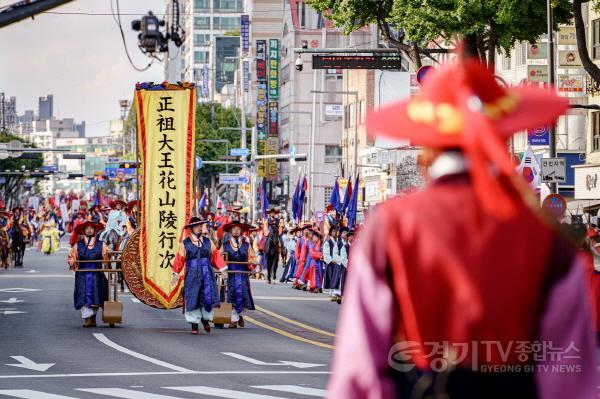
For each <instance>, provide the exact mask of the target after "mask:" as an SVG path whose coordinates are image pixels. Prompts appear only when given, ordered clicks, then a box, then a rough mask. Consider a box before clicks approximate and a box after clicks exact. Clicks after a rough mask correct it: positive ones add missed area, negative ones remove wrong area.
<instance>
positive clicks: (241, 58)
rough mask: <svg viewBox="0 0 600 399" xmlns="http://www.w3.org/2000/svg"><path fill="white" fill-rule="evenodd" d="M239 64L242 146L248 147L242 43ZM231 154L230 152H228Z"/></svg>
mask: <svg viewBox="0 0 600 399" xmlns="http://www.w3.org/2000/svg"><path fill="white" fill-rule="evenodd" d="M240 40H241V36H240ZM238 64H239V65H240V68H239V72H238V73H239V74H240V78H239V79H238V82H240V113H241V114H242V115H241V118H242V120H241V124H240V126H241V128H242V135H241V139H240V148H247V146H246V101H245V99H244V83H245V82H244V58H243V57H242V47H241V45H240V58H239V59H238ZM227 155H229V154H227Z"/></svg>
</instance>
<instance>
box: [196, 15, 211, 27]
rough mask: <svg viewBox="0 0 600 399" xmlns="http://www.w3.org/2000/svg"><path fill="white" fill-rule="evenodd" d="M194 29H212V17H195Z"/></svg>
mask: <svg viewBox="0 0 600 399" xmlns="http://www.w3.org/2000/svg"><path fill="white" fill-rule="evenodd" d="M194 29H210V17H194Z"/></svg>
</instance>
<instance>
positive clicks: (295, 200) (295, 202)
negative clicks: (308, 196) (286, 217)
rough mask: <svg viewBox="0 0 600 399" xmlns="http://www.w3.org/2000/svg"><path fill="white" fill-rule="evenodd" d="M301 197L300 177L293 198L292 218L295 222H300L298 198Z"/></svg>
mask: <svg viewBox="0 0 600 399" xmlns="http://www.w3.org/2000/svg"><path fill="white" fill-rule="evenodd" d="M299 197H300V176H298V182H296V189H295V190H294V196H293V197H292V217H293V219H294V220H298V198H299Z"/></svg>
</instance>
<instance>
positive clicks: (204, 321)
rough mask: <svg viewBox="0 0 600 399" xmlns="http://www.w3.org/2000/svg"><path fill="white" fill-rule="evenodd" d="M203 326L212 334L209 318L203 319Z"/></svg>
mask: <svg viewBox="0 0 600 399" xmlns="http://www.w3.org/2000/svg"><path fill="white" fill-rule="evenodd" d="M202 326H203V327H204V331H206V333H207V334H210V324H208V320H204V319H202Z"/></svg>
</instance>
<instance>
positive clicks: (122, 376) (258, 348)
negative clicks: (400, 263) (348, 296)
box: [0, 238, 339, 399]
mask: <svg viewBox="0 0 600 399" xmlns="http://www.w3.org/2000/svg"><path fill="white" fill-rule="evenodd" d="M67 245H68V244H67V243H66V240H65V239H64V238H63V240H62V242H61V248H60V250H59V251H58V252H57V253H56V254H53V255H50V256H46V255H43V254H41V253H39V252H38V251H37V250H36V249H32V248H28V249H27V251H26V254H25V261H24V267H23V268H22V269H13V268H10V269H9V270H6V271H5V270H2V271H0V325H1V326H2V328H0V354H1V355H0V397H13V398H31V399H59V398H64V399H66V398H101V397H110V398H131V399H137V398H146V399H160V398H163V399H168V398H194V397H212V398H240V399H241V398H244V399H252V398H254V399H268V398H305V397H323V396H324V395H325V391H324V389H325V387H326V383H327V378H328V375H329V362H330V357H331V353H332V351H331V348H332V344H333V333H332V332H333V331H334V330H335V322H336V318H337V313H338V310H339V306H338V305H337V304H335V303H332V302H330V301H329V300H328V298H327V296H325V295H322V294H309V293H306V292H300V291H296V290H292V289H290V288H289V286H286V285H283V284H276V285H267V284H266V283H264V282H263V281H260V282H256V281H255V280H252V282H253V286H252V289H253V294H254V298H255V301H256V305H257V311H254V312H251V313H250V314H249V315H248V317H247V318H246V321H247V322H246V327H245V328H243V329H242V328H238V329H227V328H225V329H223V330H218V329H213V331H212V333H211V334H209V335H207V334H205V333H203V332H201V333H200V334H199V335H197V336H193V335H191V334H190V333H189V325H188V324H187V323H186V322H185V320H184V318H183V315H182V314H181V309H175V310H170V311H168V310H158V309H154V308H151V307H149V306H147V305H144V304H143V303H140V302H139V301H138V300H137V299H136V298H135V297H133V296H132V295H131V294H130V293H129V292H128V291H126V292H125V293H124V294H122V295H120V300H121V301H122V302H123V305H124V320H123V324H121V325H117V326H116V327H115V328H109V326H107V325H104V324H103V323H101V317H98V321H99V323H98V327H96V328H82V327H81V323H82V320H81V317H80V314H79V312H78V311H75V310H74V309H73V280H74V278H73V273H71V272H69V271H68V270H67V269H68V267H67V265H66V256H67V251H68V250H67Z"/></svg>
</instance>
